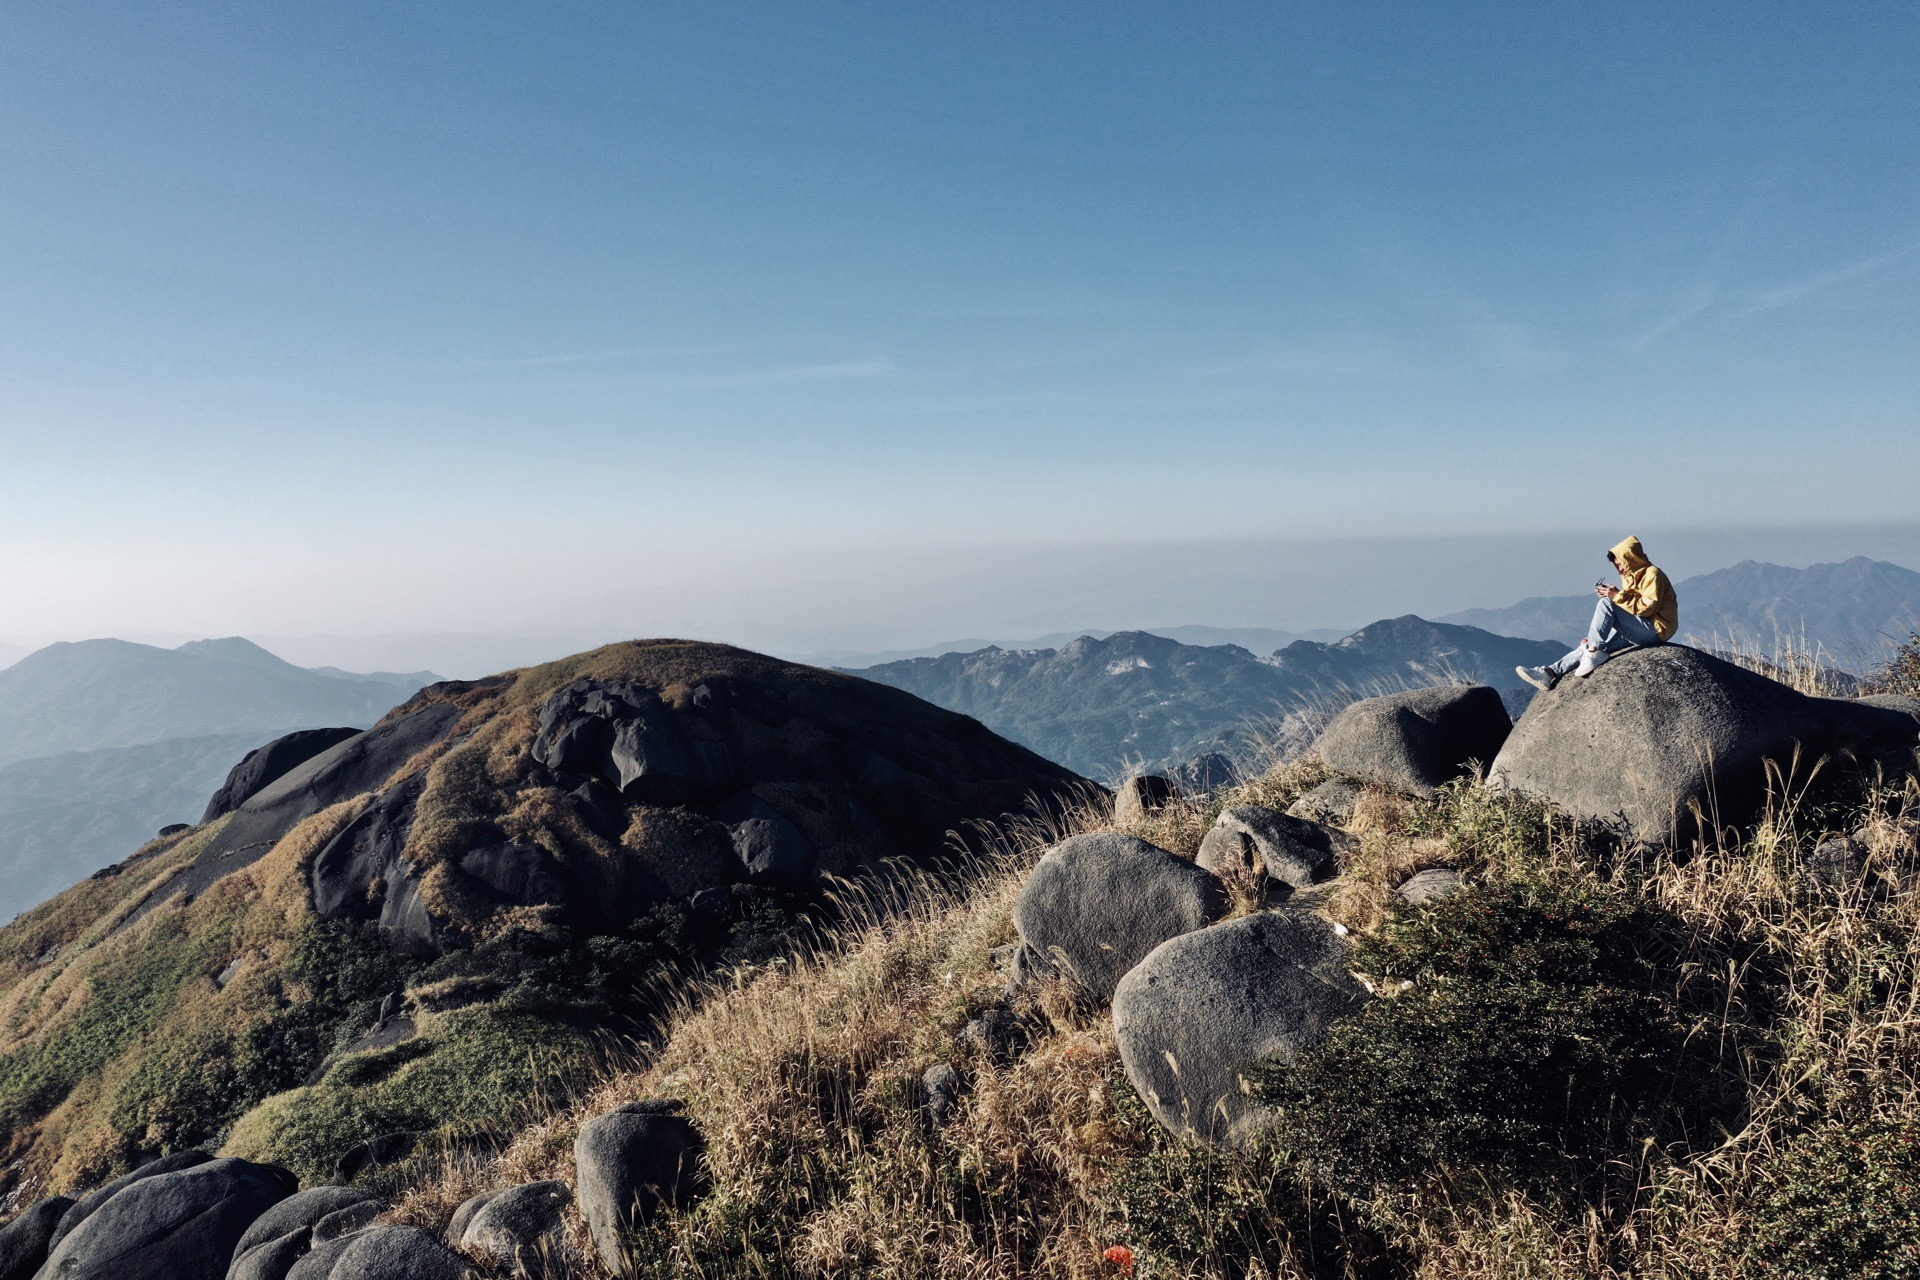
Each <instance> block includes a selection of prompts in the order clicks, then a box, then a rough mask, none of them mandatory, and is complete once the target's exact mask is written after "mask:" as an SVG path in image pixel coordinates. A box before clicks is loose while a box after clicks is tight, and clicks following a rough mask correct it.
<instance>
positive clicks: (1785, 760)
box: [1489, 645, 1920, 844]
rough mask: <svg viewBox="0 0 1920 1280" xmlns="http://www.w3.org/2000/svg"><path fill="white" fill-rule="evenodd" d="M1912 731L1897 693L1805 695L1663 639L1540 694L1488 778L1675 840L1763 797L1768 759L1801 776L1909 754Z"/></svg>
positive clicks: (1890, 761)
mask: <svg viewBox="0 0 1920 1280" xmlns="http://www.w3.org/2000/svg"><path fill="white" fill-rule="evenodd" d="M1916 745H1920V724H1916V721H1915V720H1914V719H1913V717H1912V716H1910V715H1908V714H1906V712H1905V711H1904V710H1902V709H1900V708H1898V707H1889V706H1879V705H1875V704H1873V703H1870V702H1856V701H1847V700H1842V699H1834V698H1810V697H1807V696H1805V695H1804V694H1801V693H1798V692H1796V691H1794V690H1793V689H1790V688H1788V687H1787V686H1786V685H1783V684H1780V683H1778V682H1777V681H1774V680H1769V679H1767V678H1766V677H1765V676H1761V675H1756V674H1754V673H1753V672H1751V671H1747V670H1744V669H1743V668H1740V667H1737V666H1735V665H1733V664H1732V663H1730V662H1726V661H1724V660H1722V659H1720V658H1716V657H1714V656H1712V655H1711V654H1707V653H1703V652H1701V651H1699V650H1697V649H1689V648H1686V647H1684V646H1681V645H1662V646H1660V647H1659V648H1657V649H1639V650H1633V651H1630V652H1627V653H1623V654H1621V655H1619V656H1617V657H1615V658H1614V659H1613V660H1612V661H1610V662H1608V663H1606V664H1605V665H1604V666H1602V667H1600V668H1599V670H1597V671H1595V672H1594V673H1593V675H1591V676H1589V677H1587V678H1585V679H1572V680H1563V681H1561V682H1560V684H1559V685H1558V686H1557V687H1556V688H1554V689H1553V690H1552V691H1550V692H1547V693H1543V694H1541V695H1540V696H1539V697H1537V698H1535V699H1534V701H1533V705H1532V706H1531V707H1529V708H1528V710H1527V713H1526V714H1525V715H1523V716H1522V717H1521V718H1520V722H1519V723H1518V724H1517V725H1515V726H1514V730H1513V734H1512V736H1511V737H1509V738H1508V740H1507V742H1506V745H1505V746H1504V747H1502V748H1501V751H1500V754H1499V755H1498V756H1497V757H1496V758H1495V760H1494V762H1493V767H1492V769H1491V771H1490V773H1489V780H1490V781H1491V782H1492V783H1494V784H1495V785H1496V786H1502V787H1507V788H1510V789H1512V790H1514V791H1520V792H1526V793H1529V794H1533V795H1538V796H1541V797H1543V798H1545V799H1547V800H1550V801H1552V802H1553V803H1554V804H1555V805H1556V806H1557V807H1559V808H1560V809H1562V810H1563V811H1565V812H1566V813H1568V814H1571V815H1572V816H1574V817H1577V818H1581V819H1586V820H1590V821H1595V822H1601V823H1605V824H1608V825H1610V826H1613V827H1615V828H1617V829H1619V830H1620V831H1621V832H1623V833H1624V834H1625V835H1626V836H1628V837H1629V838H1631V839H1634V840H1637V841H1641V842H1644V843H1647V844H1673V843H1680V842H1684V841H1686V840H1689V839H1692V838H1693V837H1694V836H1695V835H1697V834H1699V833H1700V832H1701V831H1703V830H1711V829H1712V828H1713V827H1715V826H1738V825H1741V824H1743V823H1745V822H1747V821H1748V820H1750V819H1751V818H1752V817H1753V816H1754V815H1755V814H1756V813H1757V812H1758V810H1759V808H1760V806H1761V804H1762V803H1763V802H1764V800H1765V797H1766V789H1767V771H1768V764H1769V762H1772V763H1773V764H1774V765H1775V766H1777V767H1779V768H1781V769H1790V768H1796V767H1797V770H1798V773H1799V776H1800V777H1802V778H1804V777H1806V776H1807V773H1808V771H1809V770H1810V769H1811V767H1812V765H1813V763H1814V762H1815V761H1816V760H1818V759H1820V758H1821V757H1822V756H1828V755H1845V756H1851V757H1853V758H1856V759H1863V760H1866V761H1868V762H1871V763H1874V764H1880V765H1885V766H1891V767H1896V768H1899V767H1905V768H1911V767H1912V753H1913V750H1914V747H1915V746H1916ZM1796 756H1797V757H1798V764H1797V766H1796V763H1795V761H1796ZM1903 762H1904V763H1903Z"/></svg>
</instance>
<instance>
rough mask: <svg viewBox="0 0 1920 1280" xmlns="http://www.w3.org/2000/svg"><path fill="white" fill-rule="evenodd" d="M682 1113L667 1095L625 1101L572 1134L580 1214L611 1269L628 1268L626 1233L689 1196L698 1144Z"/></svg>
mask: <svg viewBox="0 0 1920 1280" xmlns="http://www.w3.org/2000/svg"><path fill="white" fill-rule="evenodd" d="M679 1112H680V1104H679V1103H678V1102H674V1101H671V1100H664V1099H662V1100H649V1101H645V1102H633V1103H629V1104H627V1105H626V1106H624V1107H621V1108H620V1109H619V1110H617V1111H610V1112H608V1113H607V1114H606V1115H603V1116H595V1117H594V1118H593V1119H591V1120H589V1121H587V1122H586V1123H585V1124H584V1125H581V1126H580V1133H579V1135H578V1136H577V1137H576V1138H575V1139H574V1143H573V1159H574V1172H575V1184H576V1186H577V1187H578V1195H579V1201H580V1214H581V1216H582V1217H583V1218H585V1219H586V1222H587V1230H588V1231H589V1232H590V1233H591V1234H592V1236H593V1244H594V1249H595V1250H596V1251H597V1252H598V1253H599V1255H600V1260H601V1262H602V1263H603V1264H604V1265H605V1266H606V1268H607V1270H608V1271H611V1272H612V1273H613V1274H615V1275H625V1274H626V1273H627V1268H628V1264H629V1261H630V1260H629V1259H628V1257H627V1245H626V1236H627V1233H628V1232H630V1231H632V1230H633V1229H634V1228H635V1227H636V1226H641V1225H644V1224H645V1223H647V1222H650V1221H652V1220H653V1218H654V1216H655V1215H656V1214H658V1213H659V1212H660V1210H661V1209H662V1208H668V1207H673V1206H677V1205H683V1204H686V1203H687V1202H688V1201H689V1200H691V1199H692V1197H693V1193H694V1188H695V1176H696V1174H697V1171H698V1166H699V1161H700V1151H701V1145H702V1144H701V1141H700V1135H699V1133H698V1132H697V1131H696V1130H695V1129H694V1127H693V1124H692V1122H690V1121H689V1120H688V1119H687V1118H686V1117H685V1116H682V1115H680V1114H679ZM482 1212H484V1210H482ZM478 1217H479V1214H476V1215H475V1218H476V1219H477V1218H478ZM471 1229H472V1226H471V1224H469V1226H468V1230H471Z"/></svg>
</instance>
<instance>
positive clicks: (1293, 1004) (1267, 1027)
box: [1113, 911, 1367, 1144]
mask: <svg viewBox="0 0 1920 1280" xmlns="http://www.w3.org/2000/svg"><path fill="white" fill-rule="evenodd" d="M1347 949H1348V946H1347V941H1346V939H1345V938H1344V937H1342V936H1341V935H1339V934H1338V933H1337V932H1336V931H1335V929H1334V926H1332V925H1330V924H1328V923H1327V922H1326V921H1325V920H1323V919H1321V918H1320V917H1319V916H1317V915H1314V914H1313V913H1311V912H1307V911H1278V912H1262V913H1260V914H1258V915H1251V916H1244V917H1242V918H1240V919H1238V920H1229V921H1227V922H1226V923H1225V924H1216V925H1214V926H1212V927H1211V928H1206V929H1201V930H1199V931H1198V932H1195V933H1189V934H1185V935H1183V936H1181V937H1177V938H1174V939H1172V940H1171V941H1168V942H1164V943H1162V944H1161V945H1160V946H1158V947H1156V948H1154V950H1153V951H1152V952H1151V953H1150V954H1149V955H1148V956H1147V957H1146V958H1145V959H1143V960H1142V961H1141V962H1140V963H1139V964H1138V965H1136V966H1134V968H1133V969H1132V970H1131V971H1129V972H1128V973H1127V975H1126V977H1124V978H1122V979H1121V980H1120V985H1119V987H1118V989H1116V990H1115V992H1114V995H1113V1029H1114V1036H1115V1039H1116V1040H1117V1041H1118V1044H1119V1048H1120V1061H1121V1064H1122V1065H1123V1066H1124V1067H1125V1068H1126V1072H1127V1079H1128V1080H1130V1081H1132V1082H1133V1087H1134V1088H1135V1089H1137V1090H1138V1091H1139V1093H1140V1097H1141V1098H1142V1099H1143V1100H1145V1102H1146V1104H1147V1108H1148V1109H1149V1110H1150V1111H1152V1112H1153V1115H1154V1118H1155V1119H1157V1120H1159V1121H1160V1123H1161V1124H1163V1125H1165V1126H1166V1127H1167V1128H1168V1129H1171V1130H1172V1131H1173V1132H1175V1133H1179V1134H1182V1135H1185V1136H1189V1137H1196V1138H1201V1139H1204V1140H1206V1141H1209V1142H1215V1143H1228V1144H1240V1143H1244V1142H1245V1141H1246V1140H1247V1139H1248V1138H1249V1137H1251V1136H1252V1134H1253V1133H1254V1131H1255V1129H1256V1128H1257V1124H1258V1120H1259V1114H1258V1108H1257V1107H1256V1105H1255V1104H1254V1102H1253V1100H1252V1099H1251V1098H1250V1097H1249V1096H1248V1090H1247V1083H1246V1070H1247V1068H1248V1067H1249V1066H1250V1065H1252V1064H1254V1063H1257V1062H1260V1061H1262V1060H1265V1059H1270V1058H1279V1059H1282V1060H1291V1059H1292V1058H1293V1057H1294V1055H1296V1054H1297V1053H1299V1052H1300V1051H1301V1050H1302V1049H1306V1048H1308V1047H1311V1046H1312V1045H1313V1044H1315V1043H1317V1042H1318V1041H1319V1040H1321V1039H1322V1038H1324V1037H1325V1035H1326V1034H1327V1031H1328V1030H1329V1028H1331V1027H1332V1025H1333V1024H1334V1023H1335V1022H1336V1021H1338V1020H1339V1019H1341V1018H1344V1017H1347V1016H1348V1015H1350V1014H1352V1013H1355V1012H1357V1011H1358V1010H1359V1008H1360V1007H1361V1005H1362V1004H1364V1003H1365V1001H1366V999H1367V995H1366V992H1365V990H1364V989H1363V988H1362V987H1361V986H1360V985H1359V983H1358V982H1357V981H1355V979H1354V978H1353V976H1352V975H1351V974H1350V973H1348V972H1347V969H1346V956H1347Z"/></svg>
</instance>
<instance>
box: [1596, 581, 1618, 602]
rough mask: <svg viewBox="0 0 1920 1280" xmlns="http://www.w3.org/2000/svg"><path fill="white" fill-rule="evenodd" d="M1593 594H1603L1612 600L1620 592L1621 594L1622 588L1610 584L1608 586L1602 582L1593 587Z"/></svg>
mask: <svg viewBox="0 0 1920 1280" xmlns="http://www.w3.org/2000/svg"><path fill="white" fill-rule="evenodd" d="M1593 594H1595V595H1597V596H1603V597H1605V598H1606V599H1608V600H1611V599H1613V598H1614V597H1615V596H1617V595H1619V594H1620V588H1618V587H1609V586H1607V585H1606V584H1605V583H1602V584H1600V585H1599V586H1597V587H1595V588H1594V589H1593Z"/></svg>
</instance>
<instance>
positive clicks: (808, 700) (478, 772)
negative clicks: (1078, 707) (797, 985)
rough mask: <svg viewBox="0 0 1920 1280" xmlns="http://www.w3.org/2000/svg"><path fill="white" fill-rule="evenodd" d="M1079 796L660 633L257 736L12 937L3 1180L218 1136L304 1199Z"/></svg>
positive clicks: (1059, 782)
mask: <svg viewBox="0 0 1920 1280" xmlns="http://www.w3.org/2000/svg"><path fill="white" fill-rule="evenodd" d="M1086 785H1087V784H1085V783H1084V782H1083V780H1082V779H1080V778H1078V777H1076V776H1075V775H1074V774H1072V773H1070V772H1068V771H1067V770H1065V769H1062V768H1060V767H1058V766H1056V765H1054V764H1051V763H1049V762H1048V761H1046V760H1044V759H1042V758H1040V757H1039V756H1037V755H1035V754H1034V753H1033V752H1031V751H1029V750H1027V749H1025V748H1023V747H1020V746H1017V745H1015V744H1013V743H1011V742H1008V741H1006V740H1005V739H1003V738H1000V737H998V736H996V735H995V734H994V733H992V732H991V731H989V730H988V729H986V728H985V727H984V726H983V725H981V724H980V723H979V722H978V721H975V720H972V719H970V718H968V717H966V716H963V715H957V714H954V713H952V712H949V711H944V710H941V709H939V708H937V707H934V706H930V705H928V704H927V703H925V702H922V701H920V700H919V699H917V698H915V697H913V696H911V695H909V694H906V693H903V692H900V691H898V690H894V689H889V688H885V687H883V686H880V685H876V684H873V683H870V682H868V681H865V680H860V679H856V678H854V677H851V676H847V675H843V674H838V673H834V672H829V671H824V670H819V669H816V668H810V667H803V666H798V665H794V664H791V663H786V662H781V661H778V660H775V659H772V658H767V657H763V656H760V655H758V654H753V653H749V652H746V651H744V650H740V649H734V648H728V647H725V646H720V645H710V644H695V643H689V642H682V641H670V640H669V641H652V642H633V643H628V644H619V645H614V646H610V647H608V648H605V649H600V650H596V651H594V652H592V653H587V654H583V655H580V656H578V657H574V658H570V659H567V660H565V661H562V662H557V663H553V664H549V665H547V666H542V667H535V668H530V669H527V670H522V671H515V672H510V673H507V674H505V675H501V676H496V677H493V678H490V679H485V680H479V681H471V682H444V683H440V684H435V685H431V686H429V687H427V688H426V689H423V690H422V691H421V692H420V693H419V694H417V695H416V696H414V697H413V698H412V699H410V700H409V701H407V702H406V703H404V704H403V705H401V706H400V707H398V708H396V709H395V710H394V711H393V712H392V713H391V714H389V715H388V716H387V717H386V718H385V719H383V720H382V721H381V722H380V723H379V724H377V725H375V726H374V727H373V728H372V729H369V730H366V731H364V732H340V731H336V732H328V733H323V734H308V735H300V736H298V737H297V738H291V739H286V740H280V741H276V742H275V743H269V744H267V745H265V746H263V747H261V748H260V749H258V750H256V751H254V752H252V753H251V754H249V755H248V756H247V758H246V759H245V760H244V761H242V762H241V763H240V764H239V765H238V766H236V768H235V769H234V771H233V774H232V776H231V777H230V778H229V780H228V782H227V784H226V785H225V786H223V787H222V788H221V790H220V792H219V794H217V795H216V796H215V797H214V798H213V800H212V802H211V803H210V805H209V807H208V820H206V821H204V822H202V823H201V824H199V825H197V826H193V827H191V828H187V829H184V830H180V831H176V832H173V833H171V834H169V835H167V836H166V837H164V838H162V839H158V840H155V841H152V842H150V843H149V844H147V845H146V846H144V847H143V848H141V849H139V850H138V851H136V852H135V853H133V854H132V856H130V857H128V858H126V859H125V860H124V861H122V862H120V863H119V864H117V865H115V866H112V867H110V868H108V869H107V870H106V871H104V872H102V873H100V874H99V875H97V876H95V877H93V878H90V879H88V880H86V881H83V882H82V883H81V884H79V885H77V886H75V887H74V888H73V889H70V890H69V891H67V892H66V893H64V894H62V895H60V896H58V897H56V898H54V899H53V900H51V901H49V902H47V903H45V904H43V905H42V906H40V907H38V908H36V909H35V910H33V911H31V912H28V913H27V914H26V915H24V916H22V917H21V918H20V919H19V920H17V921H15V922H14V923H13V924H12V925H11V926H9V927H7V928H6V929H5V930H0V999H4V1001H5V1003H6V1008H7V1010H8V1014H9V1016H8V1021H7V1024H6V1029H5V1031H4V1032H0V1064H4V1066H3V1067H0V1133H4V1138H0V1180H3V1181H4V1182H5V1183H6V1185H7V1186H8V1187H9V1188H12V1189H14V1190H15V1191H16V1193H17V1192H18V1191H19V1190H20V1189H24V1188H48V1189H60V1188H66V1187H76V1186H84V1185H89V1184H92V1183H94V1182H97V1181H98V1180H99V1179H100V1178H101V1177H103V1176H105V1175H108V1174H111V1173H113V1172H115V1171H118V1170H122V1169H126V1168H129V1167H132V1166H134V1165H136V1164H138V1163H139V1162H141V1161H142V1160H143V1159H146V1158H148V1157H150V1156H152V1155H154V1154H156V1153H158V1152H160V1151H173V1150H181V1149H185V1148H190V1147H192V1146H194V1145H196V1144H200V1143H204V1142H207V1141H208V1140H210V1139H211V1138H213V1137H215V1136H217V1135H222V1134H224V1135H226V1136H227V1150H226V1154H228V1155H230V1156H234V1157H244V1158H246V1159H253V1160H260V1161H268V1162H271V1163H272V1164H274V1165H276V1166H285V1167H287V1168H290V1169H292V1170H294V1171H295V1173H296V1174H297V1175H299V1176H300V1177H304V1178H309V1179H311V1178H315V1177H321V1176H323V1175H330V1174H333V1173H335V1172H336V1171H338V1170H358V1169H364V1168H367V1167H369V1166H370V1165H377V1164H379V1163H381V1162H383V1161H389V1160H392V1159H397V1158H400V1157H401V1156H402V1155H404V1153H405V1152H407V1151H408V1150H410V1149H412V1147H413V1146H414V1143H415V1137H416V1136H417V1135H421V1134H426V1133H429V1132H432V1133H437V1134H440V1135H442V1136H445V1135H448V1134H452V1135H461V1134H465V1135H468V1136H469V1137H470V1138H471V1139H472V1140H474V1141H484V1140H486V1135H487V1134H489V1133H493V1132H495V1131H496V1130H497V1127H498V1126H499V1125H500V1123H501V1122H502V1117H501V1116H500V1115H498V1114H494V1113H493V1112H492V1111H490V1110H489V1109H488V1108H487V1107H486V1106H483V1105H482V1104H481V1102H480V1100H481V1099H482V1098H486V1099H497V1098H498V1097H500V1096H501V1094H502V1091H503V1090H504V1091H505V1092H506V1093H507V1094H512V1093H514V1092H516V1091H524V1092H526V1093H528V1094H529V1095H530V1094H531V1093H532V1092H533V1091H534V1090H535V1089H537V1088H553V1087H564V1082H565V1080H567V1079H568V1078H570V1073H577V1072H579V1071H580V1070H583V1069H584V1068H585V1067H586V1065H587V1064H588V1063H589V1061H590V1060H591V1058H592V1055H593V1053H594V1052H595V1051H596V1049H595V1046H597V1045H599V1044H602V1043H603V1042H604V1037H605V1036H607V1035H608V1034H609V1033H611V1034H614V1035H633V1034H637V1033H639V1032H640V1031H641V1030H642V1029H643V1028H644V1026H645V1025H646V1023H647V1020H648V1017H649V1016H650V1015H649V1012H648V1011H649V1009H651V1008H653V1007H656V1006H655V1005H654V1004H652V1003H650V1002H655V1001H657V1000H658V999H659V997H660V996H661V995H662V994H666V993H668V992H670V990H671V986H670V979H669V977H668V975H669V974H670V973H673V972H685V971H687V970H688V969H689V968H690V967H691V968H699V967H701V966H703V965H706V964H709V963H712V962H716V961H725V960H728V959H733V958H755V957H764V956H768V955H772V954H777V953H778V952H779V950H780V949H781V947H782V946H784V945H786V944H785V942H784V941H783V940H784V939H785V938H786V937H788V936H789V935H790V934H792V933H793V931H794V930H797V929H801V928H803V927H804V926H805V923H806V921H807V920H809V919H812V918H814V917H816V916H818V915H819V913H821V912H823V911H828V910H830V906H829V904H828V895H827V893H826V889H827V888H828V886H829V885H830V884H831V883H833V882H834V881H835V880H836V879H837V878H841V877H850V876H858V875H861V874H863V873H865V872H869V871H874V870H877V869H880V868H881V867H882V866H883V864H891V863H892V862H894V861H896V860H899V861H904V862H907V863H918V864H921V865H930V864H933V863H936V862H941V861H944V860H946V859H949V858H950V857H952V856H953V855H955V854H956V853H958V852H959V851H960V848H961V846H962V845H963V844H964V842H965V839H966V837H967V835H968V833H969V832H971V831H973V830H974V828H976V827H977V826H978V825H979V824H983V823H991V822H993V821H994V820H996V819H1000V818H1002V817H1004V816H1006V815H1009V814H1017V813H1022V812H1025V811H1027V810H1028V809H1029V808H1030V807H1032V806H1035V805H1039V806H1042V807H1044V806H1047V805H1050V804H1056V803H1059V802H1061V801H1064V800H1066V799H1068V798H1069V797H1071V796H1072V795H1074V794H1076V793H1077V792H1079V791H1080V790H1081V789H1082V788H1084V787H1085V786H1086ZM661 984H667V985H665V986H662V985H661ZM75 1247H76V1248H77V1247H78V1246H75ZM63 1256H64V1255H63Z"/></svg>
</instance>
